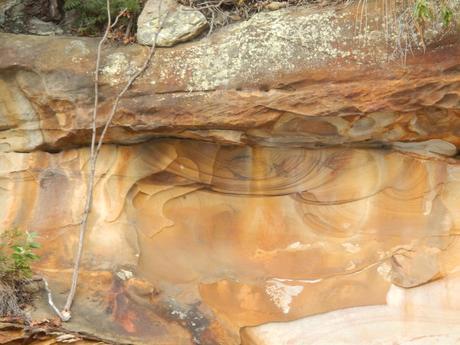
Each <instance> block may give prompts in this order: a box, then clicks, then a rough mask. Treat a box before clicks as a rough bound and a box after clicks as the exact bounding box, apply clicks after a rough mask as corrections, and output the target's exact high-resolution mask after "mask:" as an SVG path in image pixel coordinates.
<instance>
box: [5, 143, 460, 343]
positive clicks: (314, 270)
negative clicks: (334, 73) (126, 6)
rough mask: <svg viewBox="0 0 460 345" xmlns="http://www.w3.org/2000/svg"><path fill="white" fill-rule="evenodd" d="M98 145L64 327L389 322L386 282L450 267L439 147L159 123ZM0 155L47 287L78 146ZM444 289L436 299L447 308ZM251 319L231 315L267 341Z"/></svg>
mask: <svg viewBox="0 0 460 345" xmlns="http://www.w3.org/2000/svg"><path fill="white" fill-rule="evenodd" d="M103 150H104V151H103V152H102V154H101V160H100V162H99V165H98V169H97V184H96V198H95V202H94V205H95V208H94V212H93V213H92V214H91V217H90V223H89V224H90V226H89V232H88V235H87V240H86V243H85V255H84V259H83V269H82V280H81V285H80V287H79V294H78V296H77V300H76V303H75V317H74V321H73V322H72V323H70V324H69V327H70V328H71V329H75V330H78V331H86V332H88V333H93V334H97V335H98V336H99V337H103V338H105V339H112V340H116V341H119V342H135V343H138V342H140V343H151V341H152V339H153V340H154V341H155V342H158V343H161V342H164V343H167V344H190V343H193V342H195V343H203V344H213V343H214V344H238V343H239V342H240V340H239V331H240V329H242V328H244V327H248V326H256V325H260V324H264V323H269V322H275V321H277V322H279V321H286V322H287V321H292V320H295V319H298V318H302V317H306V319H305V320H306V321H305V322H306V325H307V326H308V325H312V326H308V327H315V326H314V325H315V322H319V321H315V320H316V319H315V318H312V319H311V318H310V317H309V316H311V315H316V314H319V313H332V314H324V315H323V316H318V318H320V319H321V320H323V319H324V320H327V318H328V315H331V318H333V319H337V320H341V321H340V322H342V323H343V327H347V326H346V325H348V323H349V322H350V323H351V324H356V327H355V326H353V327H351V328H350V329H349V332H350V334H358V333H359V332H360V331H362V329H361V328H360V327H365V325H361V323H360V320H361V319H362V318H366V317H367V318H370V319H371V320H373V319H372V317H375V320H380V318H383V319H384V320H388V322H390V324H391V325H393V326H391V327H396V329H399V328H400V327H402V326H401V325H403V324H401V322H402V321H401V320H404V315H401V314H400V313H399V312H398V310H399V309H395V310H396V311H395V310H393V309H391V307H384V305H385V303H386V299H387V295H388V294H390V292H389V291H390V290H391V289H393V290H391V291H394V289H404V288H405V287H417V286H422V285H424V284H426V283H429V282H432V281H437V280H439V279H446V278H445V277H450V275H451V274H454V273H455V271H456V270H458V264H459V260H460V256H459V254H458V253H459V252H460V251H459V250H458V249H459V248H458V246H459V244H458V243H457V242H458V241H457V234H458V229H459V226H460V218H459V216H458V215H459V214H460V213H459V209H458V207H459V206H458V205H459V199H460V188H459V187H460V186H459V184H460V165H459V164H458V163H457V161H456V160H454V159H447V158H441V157H431V158H426V157H420V156H418V155H415V154H409V153H399V152H393V151H390V150H375V149H349V148H329V149H320V150H311V149H302V148H298V149H295V148H281V147H277V148H270V147H265V148H264V147H250V146H244V147H241V146H225V145H224V146H223V145H218V144H212V143H208V144H206V143H203V142H197V141H187V140H172V139H168V140H156V141H152V142H150V143H148V144H147V143H144V144H139V145H132V146H128V147H124V146H110V145H109V146H106V147H104V149H103ZM0 160H1V167H2V168H1V169H2V170H1V177H0V181H2V182H1V189H0V200H1V203H2V207H1V208H0V209H1V210H2V211H1V212H2V214H1V219H2V224H1V226H2V228H5V227H10V226H18V227H21V228H24V229H33V230H35V231H37V232H39V234H40V239H41V241H42V242H43V243H44V247H43V249H42V256H43V259H42V260H41V262H40V263H39V264H38V265H37V267H36V269H37V270H38V271H39V272H41V273H42V274H43V275H45V276H47V277H49V279H50V281H51V285H52V287H53V288H54V290H55V291H56V292H57V293H58V295H57V297H58V300H61V299H62V298H63V295H64V292H65V291H66V289H67V288H68V283H69V279H70V268H71V262H72V260H71V259H72V256H73V253H74V251H75V246H76V242H77V224H78V221H79V216H80V214H81V211H82V209H81V207H82V202H81V200H82V198H83V196H84V192H85V180H84V178H85V175H84V174H83V173H82V171H85V169H84V167H85V165H86V164H87V161H88V150H87V149H86V148H82V149H75V150H68V151H65V152H62V153H58V154H50V153H43V152H36V153H3V154H2V155H1V156H0ZM438 285H439V284H438ZM398 286H400V287H398ZM416 289H420V288H416ZM423 289H424V287H423ZM423 289H422V290H421V292H420V295H421V296H424V291H425V290H423ZM438 289H440V290H443V288H442V283H441V285H439V287H438ZM445 290H446V292H445V293H448V291H450V290H449V289H448V288H447V287H446V289H445ZM414 291H416V290H414ZM414 293H415V292H414ZM443 293H444V292H442V293H438V296H441V297H439V298H442V294H443ZM426 294H428V293H425V295H426ZM393 295H395V293H394V292H392V296H393ZM396 295H397V294H396ZM452 298H454V299H449V298H448V299H447V300H445V301H444V302H443V303H441V302H439V303H438V304H439V305H440V307H439V308H438V313H441V314H442V315H444V314H446V315H447V314H449V310H457V308H458V306H457V304H458V303H457V302H456V299H457V298H456V297H455V296H453V297H452ZM419 299H422V300H423V298H420V297H419ZM393 300H394V297H393ZM392 303H393V304H394V303H396V302H392ZM401 303H402V302H401ZM401 303H400V304H401ZM414 303H415V302H414ZM415 304H417V303H415ZM368 305H381V307H364V306H368ZM404 305H405V306H407V305H406V304H404ZM358 306H363V307H361V308H362V309H359V308H358V309H356V314H352V316H346V317H345V316H343V315H348V314H346V312H345V311H344V310H346V309H344V308H350V307H358ZM379 308H380V309H379ZM385 308H387V309H388V308H390V309H388V310H389V311H388V310H387V309H385ZM46 309H47V308H46V304H43V305H42V306H41V308H39V310H40V313H43V312H44V311H45V310H46ZM339 309H343V310H342V311H339V312H336V313H339V314H337V315H338V316H337V315H336V314H333V313H334V312H335V311H336V310H339ZM382 313H383V314H382ZM443 313H444V314H443ZM379 315H380V316H379ZM433 315H435V314H433ZM449 315H450V314H449ZM434 317H435V316H433V318H434ZM449 317H450V316H449ZM452 317H454V316H452ZM350 318H352V319H353V320H351V319H350ZM447 318H448V316H446V320H447ZM318 320H319V319H318ZM417 320H418V319H417V318H416V319H414V321H413V323H411V324H410V325H411V327H412V328H414V331H413V333H411V334H415V335H414V337H415V336H421V335H426V334H425V333H426V332H430V330H431V331H432V330H433V328H424V326H423V325H424V324H425V323H428V324H431V322H434V321H433V320H434V319H433V320H432V319H429V318H428V319H426V318H425V319H423V322H422V321H420V322H418V321H417ZM442 320H444V319H442ZM449 320H452V322H453V325H454V326H452V327H454V328H455V329H457V328H456V327H460V326H456V325H459V324H458V323H457V321H458V319H456V318H455V317H454V318H453V319H449ZM296 322H298V323H300V325H303V324H301V322H303V321H296ZM376 322H377V321H376ZM384 322H387V321H384ZM449 322H451V321H449ZM298 323H294V324H293V326H292V327H293V329H297V328H296V327H297V324H298ZM96 324H97V325H98V326H97V327H95V325H96ZM286 325H287V326H281V325H280V326H279V327H287V329H291V328H290V326H289V325H290V323H287V324H286ZM307 326H306V327H307ZM266 327H270V326H269V325H267V326H262V330H261V331H258V328H256V329H255V330H254V329H252V328H251V329H248V330H247V331H246V330H245V331H244V334H243V335H244V336H243V339H244V341H245V342H247V343H248V344H252V343H254V344H265V343H267V344H271V343H273V344H281V342H276V341H275V342H270V341H268V340H264V339H265V338H264V336H263V334H264V333H263V332H265V328H266ZM277 327H278V326H273V327H272V328H273V329H272V328H270V331H271V332H275V333H276V334H284V333H283V330H277ZM302 327H304V326H302ZM398 327H399V328H398ZM260 332H262V335H261V333H260ZM288 332H289V331H288ZM424 332H425V333H424ZM347 334H348V333H347ZM420 334H421V335H420ZM430 334H431V333H430ZM292 336H293V337H294V336H295V334H294V333H293V334H292ZM269 338H270V337H268V338H267V339H269ZM273 339H276V338H273ZM308 339H309V338H308ZM327 339H329V338H327ZM442 339H443V338H442ZM271 341H274V340H271ZM286 343H288V342H287V340H286ZM300 343H302V342H300ZM303 343H308V341H307V340H305V342H303ZM364 343H365V342H363V344H364ZM347 344H348V343H347Z"/></svg>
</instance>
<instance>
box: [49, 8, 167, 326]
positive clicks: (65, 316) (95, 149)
mask: <svg viewBox="0 0 460 345" xmlns="http://www.w3.org/2000/svg"><path fill="white" fill-rule="evenodd" d="M161 4H162V1H160V2H159V13H161ZM125 12H126V10H124V11H122V12H121V13H119V14H118V16H117V17H116V18H115V21H114V22H113V24H112V22H111V16H110V0H107V15H108V23H107V28H106V31H105V33H104V36H103V37H102V39H101V40H100V42H99V45H98V48H97V57H96V70H95V77H94V109H93V114H92V119H91V122H92V136H91V149H90V172H89V176H88V185H87V190H86V200H85V206H84V210H83V214H82V219H81V222H80V227H79V239H78V247H77V253H76V256H75V260H74V266H73V272H72V281H71V287H70V291H69V294H68V296H67V299H66V303H65V305H64V308H63V310H62V311H59V309H58V308H57V307H56V305H55V304H54V302H53V299H52V294H51V290H50V289H49V286H48V282H47V281H46V279H44V278H43V282H44V284H45V289H46V291H47V293H48V304H49V305H50V306H51V308H52V309H53V310H54V312H55V313H56V314H57V315H58V316H59V318H60V319H61V320H62V321H68V320H70V318H71V317H72V315H71V307H72V303H73V301H74V298H75V294H76V291H77V287H78V277H79V272H80V264H81V258H82V254H83V244H84V239H85V234H86V230H87V227H88V218H89V215H90V213H91V210H92V204H93V196H94V181H95V175H96V165H97V158H98V155H99V152H100V149H101V147H102V145H103V143H104V138H105V135H106V133H107V130H108V128H109V127H110V124H111V123H112V120H113V117H114V116H115V113H116V111H117V108H118V104H119V103H120V100H121V98H122V97H123V95H124V94H125V93H126V92H127V91H128V90H129V88H130V87H131V85H132V84H133V83H134V81H135V80H136V79H137V78H138V77H139V76H140V75H141V74H142V73H143V72H144V71H145V70H146V69H147V67H148V65H149V63H150V60H151V59H152V57H153V55H154V53H155V48H156V42H157V38H158V33H159V31H160V30H161V28H162V26H163V24H164V21H165V19H166V17H167V15H168V13H165V15H164V16H163V18H162V20H161V22H160V25H159V28H158V30H157V32H156V33H155V36H154V40H153V44H152V47H151V48H150V51H149V54H148V56H147V58H146V60H145V62H144V64H143V65H142V67H141V68H140V69H139V70H138V71H137V72H136V73H135V74H134V75H133V76H131V77H130V78H129V80H128V81H127V83H126V85H125V86H124V88H123V89H122V90H121V91H120V92H119V93H118V95H117V97H116V98H115V101H114V103H113V106H112V108H111V111H110V113H109V116H108V118H107V120H106V122H105V125H104V128H103V130H102V133H101V134H100V136H99V138H98V140H97V126H96V124H97V112H98V106H99V69H100V61H101V51H102V46H103V44H104V43H105V42H106V41H107V39H108V36H109V33H110V30H111V29H112V28H113V27H114V26H115V25H116V23H117V22H118V20H119V18H120V17H121V16H123V15H124V14H125ZM96 143H97V145H96Z"/></svg>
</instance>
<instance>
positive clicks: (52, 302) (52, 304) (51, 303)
mask: <svg viewBox="0 0 460 345" xmlns="http://www.w3.org/2000/svg"><path fill="white" fill-rule="evenodd" d="M39 280H41V281H42V282H43V284H44V285H45V291H46V294H47V296H48V304H49V305H50V307H51V309H53V311H54V312H55V313H56V315H57V316H59V318H60V319H61V320H62V321H65V319H66V317H65V315H63V314H62V313H61V312H60V311H59V309H58V307H56V304H54V301H53V295H52V293H51V289H50V287H49V285H48V281H47V280H46V279H45V278H44V277H39Z"/></svg>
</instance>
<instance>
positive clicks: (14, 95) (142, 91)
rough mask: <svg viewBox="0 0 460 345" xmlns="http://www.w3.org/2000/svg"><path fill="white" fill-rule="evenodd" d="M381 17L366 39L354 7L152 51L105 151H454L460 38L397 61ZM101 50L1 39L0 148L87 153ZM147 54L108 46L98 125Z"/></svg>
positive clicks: (80, 42)
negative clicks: (243, 147) (158, 144)
mask: <svg viewBox="0 0 460 345" xmlns="http://www.w3.org/2000/svg"><path fill="white" fill-rule="evenodd" d="M377 10H378V9H377ZM370 15H371V14H369V16H370ZM379 18H380V17H379V16H377V15H376V17H375V18H374V19H375V21H369V23H370V24H369V28H367V29H366V31H369V32H370V34H368V35H367V36H366V35H357V28H356V15H355V11H354V8H352V7H346V8H345V9H342V10H337V9H328V8H326V9H320V10H312V9H310V8H306V9H305V8H304V9H286V10H280V11H274V12H267V13H260V14H258V15H257V16H254V17H253V18H251V19H250V20H249V21H247V22H243V23H240V24H238V25H234V26H231V27H229V28H227V29H225V30H221V31H220V32H218V33H216V34H215V35H212V36H211V37H209V38H207V39H204V40H200V41H198V42H194V43H191V44H187V45H182V46H178V47H176V48H173V49H158V50H157V53H156V56H155V58H154V61H153V63H152V64H151V66H150V68H149V69H148V71H147V72H146V73H145V75H144V76H143V77H142V78H141V79H140V80H138V81H137V82H136V83H135V85H134V86H133V88H132V89H131V90H130V91H129V92H128V93H127V94H126V96H125V97H124V98H123V99H122V102H121V104H120V107H119V109H118V112H117V114H116V117H115V121H114V125H113V127H112V128H111V130H110V131H109V135H108V137H107V142H111V143H123V144H129V143H133V142H143V141H147V140H150V139H152V138H155V137H164V136H167V137H180V138H193V139H200V140H209V141H213V142H216V141H217V142H221V143H234V144H262V145H274V146H276V145H293V146H304V147H318V146H336V145H343V144H346V145H365V146H372V145H374V146H376V145H377V146H385V145H386V146H392V145H393V144H394V143H395V142H413V141H417V142H418V141H427V140H430V139H441V140H443V141H446V142H448V143H451V144H453V145H454V146H456V147H458V146H460V142H459V140H458V133H459V128H458V126H459V122H458V116H459V113H458V104H459V91H458V84H459V82H460V72H459V71H460V65H459V64H460V48H459V47H460V46H459V37H460V35H456V33H455V32H453V34H452V35H442V33H441V34H440V35H441V37H443V39H442V40H440V41H439V40H438V41H436V43H433V44H432V45H431V46H429V47H428V48H427V49H428V50H427V51H426V53H425V54H423V51H417V50H414V52H416V55H414V56H412V55H409V56H407V61H406V63H403V61H402V60H401V58H399V57H398V55H397V53H398V51H399V50H396V52H395V51H394V49H393V45H391V44H390V43H388V42H387V41H386V39H385V36H384V35H379V34H378V33H379V32H380V31H378V30H377V29H380V27H381V19H379ZM371 24H372V25H371ZM373 30H374V31H373ZM358 32H359V31H358ZM371 33H373V34H371ZM393 44H396V43H395V42H393ZM96 46H97V39H81V38H78V39H77V38H75V37H60V38H49V37H33V36H19V35H9V34H0V50H1V52H2V54H1V56H0V90H1V92H0V97H1V102H0V114H1V115H2V116H1V119H2V121H1V123H0V128H2V129H3V131H2V137H3V140H2V144H1V147H0V149H1V150H2V151H21V152H27V151H31V150H35V149H37V148H40V149H45V150H53V151H54V150H59V149H61V148H69V147H75V146H80V145H84V144H87V143H88V141H89V138H90V134H89V129H90V128H91V125H90V119H91V114H92V106H93V71H94V66H95V55H96ZM414 49H416V48H414ZM147 53H148V48H146V47H142V46H136V45H131V46H125V47H108V48H106V49H104V54H105V55H104V57H103V64H102V67H101V73H102V86H101V93H102V95H101V103H100V111H99V113H100V118H99V122H98V124H99V125H100V126H102V124H103V123H104V121H105V119H106V117H107V113H108V111H109V110H110V108H111V104H112V101H113V99H114V98H115V96H116V94H117V92H118V91H119V90H120V89H121V88H122V87H123V86H124V83H125V82H126V80H127V79H128V77H129V76H130V75H132V74H133V73H135V72H136V71H137V69H138V68H140V66H141V65H142V64H143V61H144V59H145V57H146V56H147ZM399 53H401V52H400V51H399ZM443 145H444V146H446V144H443ZM435 146H437V145H435ZM444 146H443V147H444ZM442 150H443V152H444V151H445V149H442ZM425 151H427V150H425ZM428 151H429V149H428ZM446 152H448V153H451V152H452V147H450V146H449V145H447V151H446Z"/></svg>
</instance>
